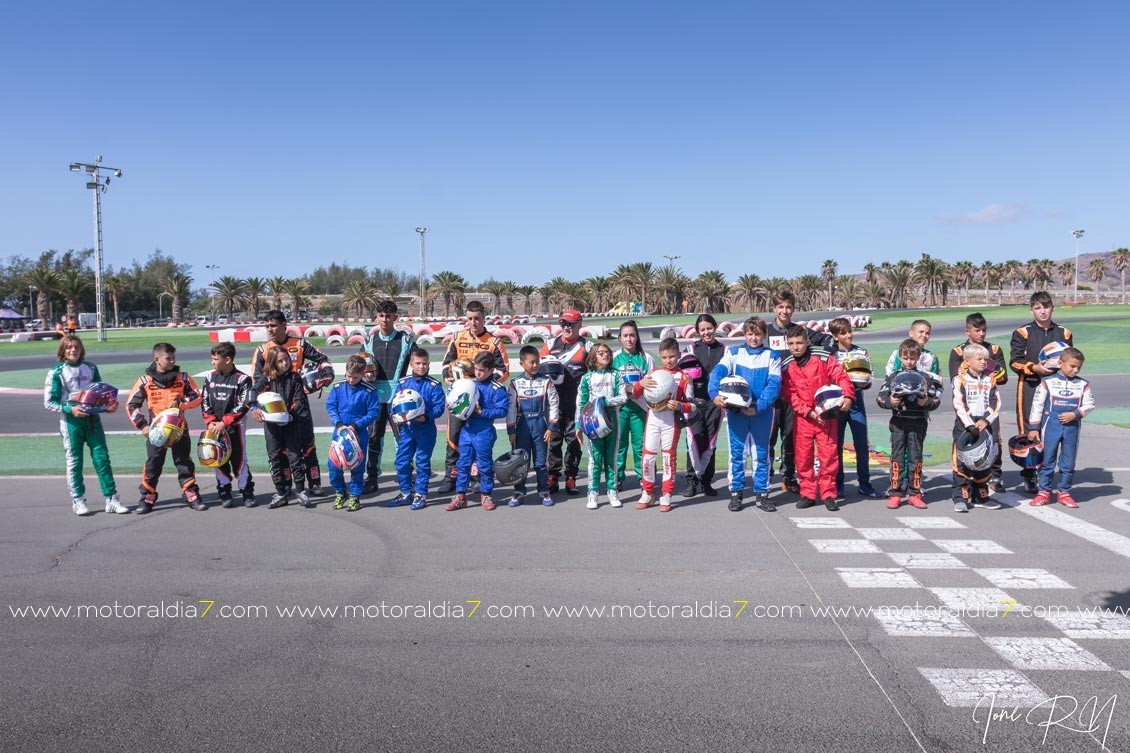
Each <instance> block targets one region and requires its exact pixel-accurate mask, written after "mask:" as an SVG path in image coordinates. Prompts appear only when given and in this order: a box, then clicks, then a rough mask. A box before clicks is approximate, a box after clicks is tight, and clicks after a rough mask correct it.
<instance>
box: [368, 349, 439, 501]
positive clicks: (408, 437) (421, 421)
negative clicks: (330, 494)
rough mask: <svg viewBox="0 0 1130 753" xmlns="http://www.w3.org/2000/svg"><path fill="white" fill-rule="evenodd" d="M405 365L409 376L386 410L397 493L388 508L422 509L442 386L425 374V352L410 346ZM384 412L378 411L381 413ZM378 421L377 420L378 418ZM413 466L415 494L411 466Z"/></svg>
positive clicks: (398, 387) (430, 472)
mask: <svg viewBox="0 0 1130 753" xmlns="http://www.w3.org/2000/svg"><path fill="white" fill-rule="evenodd" d="M408 360H409V364H410V368H411V369H412V373H411V374H409V375H408V376H406V377H404V378H403V379H401V380H400V383H399V384H398V385H397V387H396V393H395V394H394V395H393V396H392V400H391V401H390V407H389V411H390V413H391V415H392V423H393V425H394V426H396V427H397V434H396V480H397V482H398V483H399V484H400V494H398V495H397V496H396V498H395V499H392V500H390V501H389V503H388V506H389V507H400V506H402V505H411V508H412V509H413V510H423V509H424V508H425V507H426V506H427V504H428V481H429V480H430V479H431V476H432V452H433V451H434V450H435V446H436V419H437V418H439V417H440V416H442V415H443V409H444V397H443V385H441V384H440V383H439V380H438V379H436V378H435V377H432V376H430V375H429V374H428V367H429V363H428V351H426V350H424V349H423V348H420V347H417V346H413V347H412V353H411V356H409V359H408ZM383 410H384V409H383V408H382V411H383ZM378 420H380V419H379V418H378ZM413 463H415V467H416V486H415V493H413V487H412V466H413Z"/></svg>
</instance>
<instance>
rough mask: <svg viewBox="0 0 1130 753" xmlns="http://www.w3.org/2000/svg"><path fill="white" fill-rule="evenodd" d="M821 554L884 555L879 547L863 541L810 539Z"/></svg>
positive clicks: (809, 541)
mask: <svg viewBox="0 0 1130 753" xmlns="http://www.w3.org/2000/svg"><path fill="white" fill-rule="evenodd" d="M808 543H810V544H812V546H814V547H816V551H818V552H820V553H821V554H882V553H883V552H882V550H881V549H879V547H877V546H875V545H874V544H872V543H871V542H870V541H864V540H863V539H809V540H808Z"/></svg>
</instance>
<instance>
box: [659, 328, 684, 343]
mask: <svg viewBox="0 0 1130 753" xmlns="http://www.w3.org/2000/svg"><path fill="white" fill-rule="evenodd" d="M669 337H670V338H675V339H676V340H677V339H679V330H677V329H675V328H674V327H664V328H663V329H662V330H660V331H659V339H660V340H666V339H667V338H669Z"/></svg>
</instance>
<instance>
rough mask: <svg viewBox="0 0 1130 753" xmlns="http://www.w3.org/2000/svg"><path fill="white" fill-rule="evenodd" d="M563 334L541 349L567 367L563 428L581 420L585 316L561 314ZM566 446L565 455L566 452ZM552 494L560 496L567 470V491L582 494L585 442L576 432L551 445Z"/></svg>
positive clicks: (562, 395)
mask: <svg viewBox="0 0 1130 753" xmlns="http://www.w3.org/2000/svg"><path fill="white" fill-rule="evenodd" d="M560 324H561V334H560V335H558V336H557V337H554V338H553V339H551V340H550V341H549V342H547V343H546V344H545V345H544V346H542V349H541V357H542V359H543V360H544V359H545V358H546V357H547V356H553V357H554V358H555V359H556V360H558V361H560V362H561V364H562V365H563V366H564V367H565V380H564V381H563V382H562V383H561V384H560V385H558V387H557V395H558V397H560V398H561V426H562V427H563V428H568V427H571V426H572V425H573V424H574V423H576V420H577V390H578V389H579V388H580V385H581V377H582V376H584V374H585V359H586V358H587V357H588V354H589V342H588V340H586V339H585V338H583V337H581V313H580V312H579V311H575V310H573V309H566V310H565V311H563V312H561V319H560ZM562 445H564V446H565V447H564V453H562ZM547 466H548V468H549V491H550V492H551V493H556V492H557V490H558V479H559V478H560V477H561V471H562V468H564V471H565V491H567V492H568V493H569V494H578V493H579V492H578V491H577V473H578V471H579V470H580V466H581V443H580V441H579V440H578V439H577V435H576V433H575V432H572V431H561V432H559V433H558V434H557V435H556V436H554V438H553V439H552V440H550V443H549V460H548V461H547Z"/></svg>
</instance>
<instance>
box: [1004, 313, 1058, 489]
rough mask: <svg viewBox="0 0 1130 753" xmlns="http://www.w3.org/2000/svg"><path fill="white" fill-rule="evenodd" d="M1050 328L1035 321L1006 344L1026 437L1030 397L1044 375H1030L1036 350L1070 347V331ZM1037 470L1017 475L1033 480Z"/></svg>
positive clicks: (1018, 420) (1018, 413)
mask: <svg viewBox="0 0 1130 753" xmlns="http://www.w3.org/2000/svg"><path fill="white" fill-rule="evenodd" d="M1048 324H1050V325H1051V326H1050V327H1048V328H1047V329H1044V328H1043V327H1041V326H1040V325H1039V324H1036V320H1035V319H1033V320H1032V321H1030V322H1028V323H1027V324H1025V325H1024V326H1023V327H1017V328H1016V330H1015V331H1014V332H1013V333H1012V340H1011V341H1010V342H1009V346H1008V351H1009V356H1008V364H1009V366H1010V367H1011V368H1012V370H1013V371H1015V372H1016V376H1017V380H1016V423H1017V426H1018V427H1019V429H1018V430H1019V432H1020V433H1021V434H1027V433H1028V414H1029V412H1030V411H1031V410H1032V396H1033V395H1035V394H1036V388H1037V387H1039V386H1040V382H1041V381H1042V380H1043V378H1044V376H1045V375H1042V374H1037V373H1036V372H1034V371H1032V367H1033V366H1035V365H1036V364H1038V363H1039V362H1040V350H1042V349H1043V347H1044V346H1045V345H1047V344H1048V343H1053V342H1056V341H1057V340H1058V341H1060V342H1065V343H1067V344H1068V345H1072V344H1073V343H1072V340H1071V330H1069V329H1067V327H1061V326H1059V325H1058V324H1056V323H1055V322H1052V321H1049V322H1048ZM1038 471H1039V468H1025V469H1024V470H1022V471H1020V475H1021V476H1023V477H1024V478H1026V479H1034V478H1036V474H1037V472H1038Z"/></svg>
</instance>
